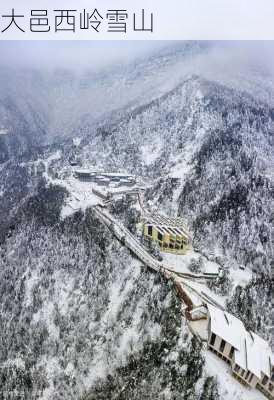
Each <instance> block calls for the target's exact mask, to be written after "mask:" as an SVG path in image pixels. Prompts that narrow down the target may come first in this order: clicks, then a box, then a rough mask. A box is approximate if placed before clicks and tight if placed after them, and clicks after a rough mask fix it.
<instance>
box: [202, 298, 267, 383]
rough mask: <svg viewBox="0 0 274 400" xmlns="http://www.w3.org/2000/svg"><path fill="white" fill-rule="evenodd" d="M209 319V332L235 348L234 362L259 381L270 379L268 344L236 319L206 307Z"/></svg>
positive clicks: (217, 309)
mask: <svg viewBox="0 0 274 400" xmlns="http://www.w3.org/2000/svg"><path fill="white" fill-rule="evenodd" d="M207 307H208V311H209V314H210V318H211V331H212V332H214V333H215V334H216V335H218V336H219V337H221V338H222V339H224V340H225V341H226V342H227V343H229V344H230V345H232V346H233V347H234V348H235V362H236V364H238V365H239V366H240V367H241V368H243V369H244V370H246V371H247V370H248V371H250V372H252V373H253V374H254V375H255V376H257V377H258V378H259V379H261V378H262V374H265V375H267V376H268V377H270V374H271V368H272V365H273V354H272V351H271V349H270V346H269V344H268V343H267V342H266V341H265V340H264V339H263V338H261V337H260V336H258V335H257V334H256V333H254V332H251V331H247V330H246V329H245V326H244V324H243V323H242V321H240V320H239V319H238V318H236V317H234V316H233V315H232V314H229V313H228V312H226V311H222V310H221V309H219V308H217V307H214V306H212V305H211V304H208V305H207Z"/></svg>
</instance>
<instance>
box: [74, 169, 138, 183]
mask: <svg viewBox="0 0 274 400" xmlns="http://www.w3.org/2000/svg"><path fill="white" fill-rule="evenodd" d="M74 176H75V177H76V178H77V179H79V180H81V181H83V182H94V183H96V184H97V185H99V186H109V185H110V184H112V185H114V186H115V187H119V186H133V185H135V183H136V178H135V177H134V176H133V175H130V174H126V173H121V172H114V173H113V172H103V171H96V170H88V169H79V170H75V171H74Z"/></svg>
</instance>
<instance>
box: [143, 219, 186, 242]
mask: <svg viewBox="0 0 274 400" xmlns="http://www.w3.org/2000/svg"><path fill="white" fill-rule="evenodd" d="M144 223H145V224H149V225H154V226H156V227H157V229H158V228H159V227H161V229H162V230H164V231H165V232H166V233H168V234H171V235H174V236H176V235H180V236H184V237H186V238H187V239H189V237H190V234H189V232H188V229H187V226H186V224H185V222H184V220H183V219H182V218H178V217H177V218H172V217H166V216H164V215H160V214H158V213H152V214H145V215H144Z"/></svg>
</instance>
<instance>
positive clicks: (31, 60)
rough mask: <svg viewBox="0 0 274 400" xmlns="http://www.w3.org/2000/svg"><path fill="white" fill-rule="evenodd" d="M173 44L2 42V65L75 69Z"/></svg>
mask: <svg viewBox="0 0 274 400" xmlns="http://www.w3.org/2000/svg"><path fill="white" fill-rule="evenodd" d="M168 45H172V43H171V42H170V43H169V42H161V41H134V44H133V42H129V41H0V54H1V58H0V65H5V66H13V67H20V66H23V67H34V68H41V69H43V68H45V67H46V68H55V67H69V68H73V69H77V68H80V69H82V68H87V69H97V68H98V67H101V66H105V65H109V64H113V63H127V62H130V61H132V60H134V59H135V58H137V57H139V56H141V55H145V54H150V53H152V52H154V51H156V50H157V49H161V48H162V47H166V46H168Z"/></svg>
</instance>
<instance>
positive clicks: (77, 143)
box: [73, 137, 82, 147]
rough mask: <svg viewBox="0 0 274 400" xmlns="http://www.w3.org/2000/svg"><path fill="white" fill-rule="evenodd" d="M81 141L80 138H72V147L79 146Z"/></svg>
mask: <svg viewBox="0 0 274 400" xmlns="http://www.w3.org/2000/svg"><path fill="white" fill-rule="evenodd" d="M81 141H82V139H81V138H80V137H75V138H73V144H74V146H76V147H78V146H80V144H81Z"/></svg>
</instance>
